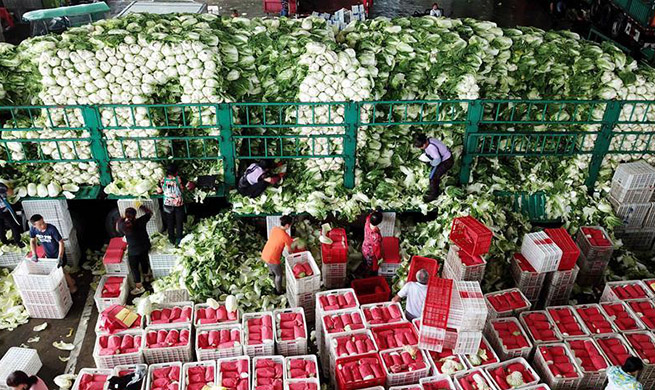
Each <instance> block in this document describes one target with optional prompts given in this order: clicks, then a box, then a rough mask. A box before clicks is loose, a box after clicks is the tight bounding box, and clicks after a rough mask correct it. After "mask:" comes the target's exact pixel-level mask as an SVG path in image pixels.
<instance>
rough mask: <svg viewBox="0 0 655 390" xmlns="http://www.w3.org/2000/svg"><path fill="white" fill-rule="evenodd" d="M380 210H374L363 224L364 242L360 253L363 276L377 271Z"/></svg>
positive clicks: (379, 253)
mask: <svg viewBox="0 0 655 390" xmlns="http://www.w3.org/2000/svg"><path fill="white" fill-rule="evenodd" d="M382 218H383V215H382V212H381V211H380V210H375V211H374V212H372V213H371V214H369V216H368V217H366V223H365V224H364V242H363V243H362V255H363V256H364V264H363V266H365V267H366V268H363V272H362V273H363V274H364V276H371V275H375V274H377V272H378V264H379V263H380V261H381V260H382V233H381V232H380V228H379V227H378V225H380V224H381V223H382Z"/></svg>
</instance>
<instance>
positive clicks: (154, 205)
mask: <svg viewBox="0 0 655 390" xmlns="http://www.w3.org/2000/svg"><path fill="white" fill-rule="evenodd" d="M117 203H118V211H119V212H120V214H121V216H124V215H125V209H127V208H128V207H132V208H134V209H135V210H136V217H137V218H139V217H141V216H142V215H143V214H144V212H143V211H141V210H139V207H137V204H139V206H140V205H143V206H146V207H147V208H149V209H150V210H151V211H152V217H151V218H150V221H148V224H147V225H146V231H147V232H148V234H149V235H151V236H152V235H153V234H155V233H159V232H161V231H162V230H163V228H164V223H163V221H162V215H161V212H160V211H159V199H119V200H118V202H117Z"/></svg>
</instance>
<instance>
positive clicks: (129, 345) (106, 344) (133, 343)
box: [98, 334, 141, 356]
mask: <svg viewBox="0 0 655 390" xmlns="http://www.w3.org/2000/svg"><path fill="white" fill-rule="evenodd" d="M98 345H99V346H100V356H107V355H121V354H126V353H134V352H137V351H138V350H139V349H141V336H140V335H131V334H126V335H111V336H110V335H101V336H98Z"/></svg>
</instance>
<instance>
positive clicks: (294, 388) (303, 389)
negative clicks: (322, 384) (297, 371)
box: [288, 381, 318, 390]
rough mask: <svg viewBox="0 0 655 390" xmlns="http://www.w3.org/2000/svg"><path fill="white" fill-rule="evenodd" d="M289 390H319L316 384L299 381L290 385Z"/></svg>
mask: <svg viewBox="0 0 655 390" xmlns="http://www.w3.org/2000/svg"><path fill="white" fill-rule="evenodd" d="M288 387H289V390H318V385H317V384H316V382H310V381H297V382H290V383H288Z"/></svg>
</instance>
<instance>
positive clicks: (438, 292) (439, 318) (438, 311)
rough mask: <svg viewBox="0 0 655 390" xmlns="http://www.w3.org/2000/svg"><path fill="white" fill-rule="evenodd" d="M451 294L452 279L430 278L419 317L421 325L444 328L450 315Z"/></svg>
mask: <svg viewBox="0 0 655 390" xmlns="http://www.w3.org/2000/svg"><path fill="white" fill-rule="evenodd" d="M452 294H453V281H452V279H442V278H431V279H430V281H429V282H428V292H427V295H426V298H425V305H424V306H423V315H422V316H421V318H422V321H423V324H424V325H427V326H432V327H436V328H443V329H445V328H446V324H447V323H448V314H449V313H450V298H451V296H452Z"/></svg>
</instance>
